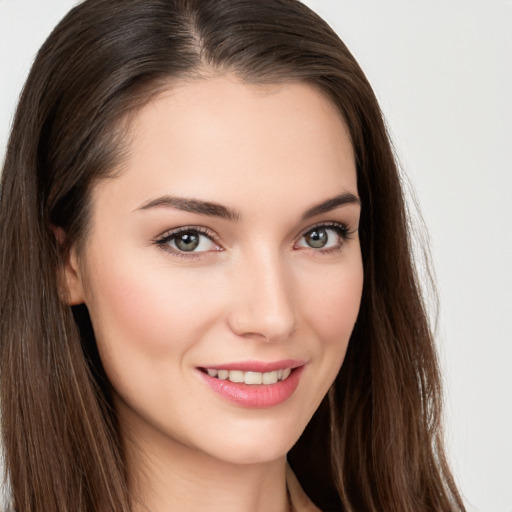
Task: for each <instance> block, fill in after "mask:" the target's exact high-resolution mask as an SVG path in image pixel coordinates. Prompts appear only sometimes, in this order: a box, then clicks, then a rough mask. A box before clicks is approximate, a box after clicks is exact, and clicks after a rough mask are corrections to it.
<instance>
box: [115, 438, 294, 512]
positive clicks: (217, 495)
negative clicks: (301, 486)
mask: <svg viewBox="0 0 512 512" xmlns="http://www.w3.org/2000/svg"><path fill="white" fill-rule="evenodd" d="M125 439H126V438H125ZM126 455H127V459H128V460H127V463H128V475H129V482H130V487H131V491H132V495H133V501H134V512H168V511H170V510H180V511H181V512H189V511H190V512H192V511H194V512H197V510H203V511H208V512H217V511H218V512H220V511H222V512H235V511H236V512H239V511H240V510H244V511H246V512H267V511H269V510H272V512H274V511H275V512H288V511H289V510H290V505H289V498H288V494H287V490H286V458H285V457H284V456H283V457H282V458H280V459H278V460H274V461H270V462H262V463H251V464H235V463H231V462H228V461H223V460H219V459H217V458H213V457H210V456H209V455H208V454H205V453H203V452H200V451H198V450H195V449H193V448H190V447H189V446H186V445H184V444H181V443H179V442H177V441H175V440H170V439H169V438H165V439H158V438H157V437H156V436H155V437H153V438H152V439H140V438H138V439H137V442H136V443H134V442H130V441H129V440H127V441H126Z"/></svg>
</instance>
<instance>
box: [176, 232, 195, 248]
mask: <svg viewBox="0 0 512 512" xmlns="http://www.w3.org/2000/svg"><path fill="white" fill-rule="evenodd" d="M199 242H200V238H199V233H194V232H192V231H190V232H188V233H180V234H179V235H178V236H177V237H176V238H175V239H174V244H175V245H176V248H177V249H179V250H180V251H185V252H189V251H194V250H195V249H197V248H198V247H199Z"/></svg>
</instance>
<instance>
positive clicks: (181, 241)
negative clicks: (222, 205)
mask: <svg viewBox="0 0 512 512" xmlns="http://www.w3.org/2000/svg"><path fill="white" fill-rule="evenodd" d="M212 237H213V234H211V233H210V232H209V230H208V231H207V230H204V231H203V229H199V228H184V229H179V230H176V231H171V232H169V233H166V234H165V235H164V236H163V237H162V238H160V239H159V240H157V241H156V243H157V245H158V246H160V247H162V249H165V250H168V251H170V252H174V253H177V254H179V255H186V253H190V255H192V254H193V253H199V252H209V251H218V250H220V247H219V246H218V245H217V244H216V243H215V242H214V241H213V240H212Z"/></svg>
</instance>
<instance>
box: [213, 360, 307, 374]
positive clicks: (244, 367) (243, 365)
mask: <svg viewBox="0 0 512 512" xmlns="http://www.w3.org/2000/svg"><path fill="white" fill-rule="evenodd" d="M305 364H306V361H302V360H300V359H282V360H281V361H272V362H264V361H238V362H236V363H226V364H214V365H213V366H204V367H203V368H210V369H211V370H228V371H231V370H239V371H241V372H261V373H265V372H274V371H276V370H283V369H284V368H298V367H299V366H304V365H305Z"/></svg>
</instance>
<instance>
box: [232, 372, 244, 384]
mask: <svg viewBox="0 0 512 512" xmlns="http://www.w3.org/2000/svg"><path fill="white" fill-rule="evenodd" d="M229 380H230V381H231V382H244V372H241V371H239V370H231V371H230V372H229Z"/></svg>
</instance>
